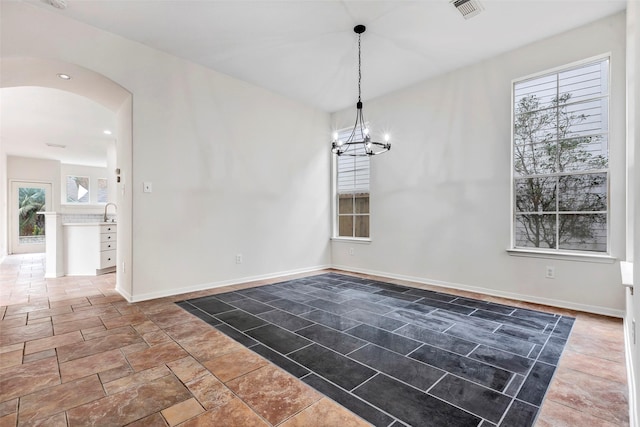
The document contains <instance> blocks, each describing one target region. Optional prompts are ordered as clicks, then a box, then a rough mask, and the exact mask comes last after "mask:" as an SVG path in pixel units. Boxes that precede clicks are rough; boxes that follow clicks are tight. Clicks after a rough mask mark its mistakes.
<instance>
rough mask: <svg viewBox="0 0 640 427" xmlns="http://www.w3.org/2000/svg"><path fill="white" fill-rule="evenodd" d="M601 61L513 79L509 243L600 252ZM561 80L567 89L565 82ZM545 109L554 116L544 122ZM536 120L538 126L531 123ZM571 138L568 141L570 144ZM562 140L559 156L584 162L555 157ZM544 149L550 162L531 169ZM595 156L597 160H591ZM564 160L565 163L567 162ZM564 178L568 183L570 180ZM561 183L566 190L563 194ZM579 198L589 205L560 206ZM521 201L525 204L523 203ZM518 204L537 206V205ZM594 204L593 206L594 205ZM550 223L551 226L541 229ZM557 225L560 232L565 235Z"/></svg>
mask: <svg viewBox="0 0 640 427" xmlns="http://www.w3.org/2000/svg"><path fill="white" fill-rule="evenodd" d="M608 63H609V60H608V58H606V59H604V60H599V61H596V62H593V63H590V64H586V65H580V66H577V67H573V68H566V69H564V70H560V71H557V72H554V73H549V74H547V75H543V76H538V77H535V78H531V79H527V80H523V81H521V82H514V85H513V108H514V123H513V126H514V134H513V135H514V136H513V142H512V150H513V169H512V170H513V179H512V185H513V200H514V203H513V230H514V232H513V243H512V244H513V247H514V248H523V247H524V248H531V247H534V248H544V249H551V250H555V251H560V250H571V251H588V252H593V251H595V252H607V253H608V250H609V241H608V240H609V233H608V229H609V208H608V203H609V202H608V199H609V197H608V196H609V189H608V183H609V169H608V142H609V141H608V139H609V138H608V135H609V132H608V100H609V94H608ZM562 76H564V79H565V81H563V77H562ZM567 82H568V84H567ZM569 87H570V88H571V90H568V88H569ZM574 96H575V98H574V100H573V101H571V99H572V98H573V97H574ZM576 98H577V99H576ZM545 104H549V105H545ZM527 107H529V108H527ZM551 116H555V117H553V122H554V123H552V126H548V127H547V128H545V126H547V125H548V123H545V121H546V120H548V119H549V117H551ZM576 118H577V119H579V122H578V123H577V124H578V125H577V126H575V129H572V124H573V123H572V122H571V121H572V120H575V119H576ZM536 120H538V122H537V123H536ZM536 125H537V126H538V128H535V126H536ZM523 129H524V132H523V133H524V134H526V132H530V134H529V135H528V136H529V137H530V138H529V140H526V138H523V139H522V140H521V141H519V137H521V136H522V135H521V134H520V132H519V131H523ZM532 129H535V131H534V130H532ZM538 131H540V132H538ZM581 140H582V142H587V143H588V144H587V147H585V146H583V144H582V143H581V142H580V141H581ZM574 141H575V142H576V144H575V145H574V146H573V147H572V142H574ZM519 142H520V143H519ZM592 142H593V146H591V145H592ZM598 143H600V149H599V150H598ZM563 146H568V147H569V149H568V151H569V153H568V154H567V156H571V155H573V156H574V157H576V160H582V161H583V162H584V166H586V169H583V170H580V169H578V170H576V169H575V168H579V167H581V166H582V165H580V164H578V163H580V162H578V161H576V165H571V164H569V163H567V165H563V160H566V159H563V157H562V156H563V155H565V154H566V153H564V152H563ZM526 150H531V154H530V156H527V154H525V152H526ZM571 150H573V152H571ZM545 152H546V153H545ZM598 153H600V154H598ZM545 155H547V156H548V157H549V159H550V160H552V163H549V164H547V165H546V166H547V168H549V169H550V170H543V171H539V167H543V165H544V164H545V163H544V160H545ZM591 160H592V161H591ZM598 161H599V162H601V163H602V164H601V165H600V166H604V167H599V168H597V167H594V164H595V162H598ZM527 166H530V168H527ZM565 166H569V168H568V170H567V168H566V167H565ZM572 166H573V168H574V169H572ZM565 181H566V182H565ZM572 181H573V183H574V187H575V188H572V187H571V184H572ZM527 187H528V189H529V192H528V193H527V190H526V188H527ZM565 187H566V188H565ZM523 189H525V190H524V191H523ZM565 190H566V193H567V194H564V193H565ZM561 191H562V192H561ZM572 191H574V194H573V195H572V194H571V192H572ZM527 197H528V198H529V200H527ZM545 197H547V198H549V197H550V198H551V199H552V201H553V204H549V205H550V206H545V204H544V203H541V201H543V200H544V198H545ZM563 198H564V199H563ZM580 198H582V199H583V200H584V201H589V200H593V203H594V204H593V206H592V208H591V209H586V210H582V209H581V210H575V209H567V207H568V206H569V207H576V206H575V203H576V202H577V201H579V199H580ZM601 198H604V203H600V202H601V200H600V199H601ZM527 202H528V203H529V206H523V204H526V203H527ZM572 203H574V205H572ZM598 203H600V204H598ZM525 207H537V210H531V209H524V208H525ZM550 207H552V208H553V209H549V208H550ZM587 207H589V205H587ZM598 207H599V208H600V209H596V208H598ZM550 216H553V220H554V221H553V222H549V221H547V220H548V219H551V218H549V217H550ZM545 217H546V218H545ZM545 222H546V224H545ZM602 223H604V227H602V226H601V224H602ZM567 224H568V225H567ZM551 226H552V228H553V230H551V229H549V227H551ZM564 233H568V236H565V235H564ZM550 237H552V239H550ZM519 238H520V240H519ZM522 239H524V240H522ZM572 239H573V242H572ZM589 239H590V240H591V241H589Z"/></svg>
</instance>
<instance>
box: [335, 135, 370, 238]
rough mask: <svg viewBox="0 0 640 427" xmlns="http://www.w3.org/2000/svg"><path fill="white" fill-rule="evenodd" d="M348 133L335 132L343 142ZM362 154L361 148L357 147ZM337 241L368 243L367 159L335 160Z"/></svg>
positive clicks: (368, 194)
mask: <svg viewBox="0 0 640 427" xmlns="http://www.w3.org/2000/svg"><path fill="white" fill-rule="evenodd" d="M350 134H351V129H343V130H340V131H338V140H339V141H346V140H347V138H349V135H350ZM357 149H360V150H362V151H364V148H363V147H357ZM335 165H336V172H335V173H336V196H335V197H336V198H335V200H336V207H335V218H336V228H335V230H336V231H335V235H336V237H346V238H355V239H367V238H369V237H370V235H369V221H370V211H369V198H370V192H369V172H370V159H369V157H368V156H364V157H354V156H337V157H336V163H335Z"/></svg>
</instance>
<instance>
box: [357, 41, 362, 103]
mask: <svg viewBox="0 0 640 427" xmlns="http://www.w3.org/2000/svg"><path fill="white" fill-rule="evenodd" d="M360 52H361V50H360V34H358V102H362V100H361V99H360V94H361V93H362V91H361V89H360V86H361V84H362V59H361V53H360Z"/></svg>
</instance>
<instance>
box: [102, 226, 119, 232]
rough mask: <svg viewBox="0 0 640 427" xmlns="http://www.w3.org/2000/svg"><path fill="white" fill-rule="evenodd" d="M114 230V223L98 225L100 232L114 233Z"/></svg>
mask: <svg viewBox="0 0 640 427" xmlns="http://www.w3.org/2000/svg"><path fill="white" fill-rule="evenodd" d="M115 232H116V225H115V224H113V225H101V226H100V233H115Z"/></svg>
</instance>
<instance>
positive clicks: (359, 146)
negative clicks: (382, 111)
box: [331, 25, 391, 157]
mask: <svg viewBox="0 0 640 427" xmlns="http://www.w3.org/2000/svg"><path fill="white" fill-rule="evenodd" d="M366 29H367V27H365V26H364V25H356V26H355V27H354V28H353V31H354V32H355V33H356V34H357V35H358V103H357V104H356V123H355V124H354V125H353V130H352V131H351V134H350V135H349V137H348V138H347V140H346V141H340V140H338V134H337V133H334V134H333V141H331V151H332V152H334V153H335V154H337V155H338V156H354V157H366V156H374V155H376V154H382V153H384V152H387V151H389V150H390V149H391V143H390V142H389V135H385V136H384V142H376V141H372V140H371V135H370V134H369V128H368V127H367V125H366V122H365V121H364V117H363V115H362V99H361V89H360V86H361V83H362V59H361V52H360V36H361V35H362V33H364V32H365V30H366Z"/></svg>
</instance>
